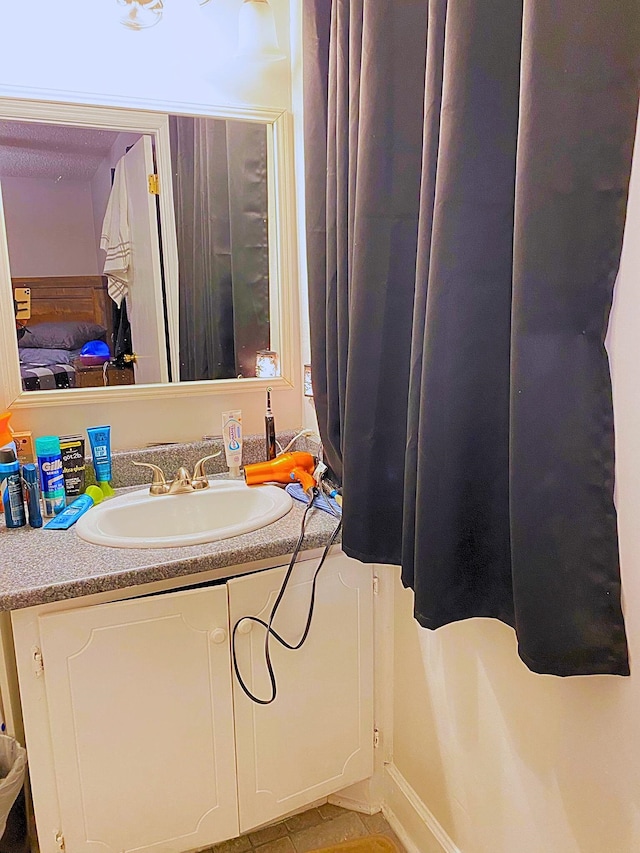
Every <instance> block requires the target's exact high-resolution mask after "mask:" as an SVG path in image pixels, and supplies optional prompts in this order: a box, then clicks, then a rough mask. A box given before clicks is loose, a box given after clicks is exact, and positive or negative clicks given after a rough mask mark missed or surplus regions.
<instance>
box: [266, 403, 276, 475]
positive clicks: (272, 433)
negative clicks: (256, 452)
mask: <svg viewBox="0 0 640 853" xmlns="http://www.w3.org/2000/svg"><path fill="white" fill-rule="evenodd" d="M264 431H265V444H266V453H267V462H269V461H270V460H271V459H275V458H276V456H277V451H276V422H275V418H274V417H273V412H272V411H271V387H269V388H267V412H266V414H265V416H264Z"/></svg>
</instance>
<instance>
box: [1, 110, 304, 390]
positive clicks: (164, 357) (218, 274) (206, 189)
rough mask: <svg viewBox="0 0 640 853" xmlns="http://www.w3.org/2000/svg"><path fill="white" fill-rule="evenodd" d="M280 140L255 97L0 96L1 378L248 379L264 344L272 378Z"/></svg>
mask: <svg viewBox="0 0 640 853" xmlns="http://www.w3.org/2000/svg"><path fill="white" fill-rule="evenodd" d="M11 113H14V114H11ZM285 150H286V129H285V120H284V115H283V114H282V113H278V114H277V115H268V111H265V110H262V111H261V112H260V114H259V115H255V114H251V113H249V112H244V113H243V111H240V110H234V111H233V115H232V116H229V115H224V114H218V115H190V116H187V115H168V114H161V113H155V114H154V113H147V112H145V113H142V112H137V111H130V110H120V109H110V108H91V107H80V106H76V107H71V106H62V105H60V106H57V105H37V104H35V103H34V104H29V103H28V102H13V107H12V105H10V104H7V102H4V103H0V192H1V194H2V208H3V223H4V225H3V228H2V232H3V233H2V235H0V236H1V237H2V239H1V240H0V243H1V244H2V245H0V255H4V257H0V261H3V263H1V264H0V265H1V266H2V270H1V271H0V274H1V277H2V279H4V281H0V286H1V287H2V288H3V291H4V293H3V298H2V306H3V324H4V328H3V337H8V338H10V337H11V335H13V336H14V337H15V339H16V340H15V341H14V343H13V346H11V345H10V344H9V343H8V341H7V342H6V343H5V346H4V350H5V351H6V353H8V354H10V357H9V358H8V359H7V358H4V359H2V361H3V362H4V366H5V370H4V373H5V377H6V378H5V380H4V384H5V385H7V384H10V385H11V386H12V388H13V389H15V391H17V393H16V394H15V396H16V397H17V398H18V399H19V400H22V399H23V398H24V397H26V396H27V395H29V396H30V398H31V399H33V397H41V396H42V395H43V394H44V393H45V392H46V391H54V390H55V391H56V393H57V394H61V393H63V391H64V390H67V391H71V390H72V391H73V394H74V395H75V396H78V389H84V388H91V389H100V391H101V392H102V393H111V394H113V393H114V392H113V389H114V388H118V389H119V393H125V392H128V393H134V392H135V391H139V390H140V386H144V387H146V386H149V385H155V384H166V383H171V385H172V387H174V388H175V384H176V383H179V384H180V385H185V384H186V385H191V386H192V387H193V384H197V383H205V382H206V383H209V382H210V381H211V380H222V381H224V380H226V381H227V382H228V381H236V380H237V379H247V378H252V377H253V378H255V377H256V375H261V374H260V372H259V370H260V368H259V367H258V374H256V365H258V366H260V365H262V364H264V363H265V354H266V362H267V363H268V365H269V369H270V373H271V375H272V376H273V375H274V374H275V375H276V376H279V375H281V372H282V370H283V368H284V369H285V370H286V368H287V365H288V364H290V361H291V359H290V355H289V353H287V346H288V341H285V340H283V337H282V335H281V330H282V328H283V323H282V319H281V312H282V311H283V309H284V308H285V307H286V305H287V302H288V299H289V296H290V292H289V291H287V289H286V288H285V287H284V286H283V281H284V276H283V274H282V273H283V269H284V268H285V267H286V266H287V264H288V263H290V261H289V258H290V257H291V252H290V239H291V238H290V237H287V234H288V233H290V230H291V227H290V223H288V222H285V216H286V214H287V211H288V209H289V207H290V206H289V205H288V204H287V203H286V195H287V192H289V191H290V190H289V187H288V186H287V184H288V181H287V171H288V167H289V166H290V164H287V163H286V162H285V161H284V151H285ZM0 224H2V223H0ZM2 249H4V251H1V250H2ZM7 291H8V292H7ZM5 305H12V306H13V309H14V310H13V311H11V313H12V314H15V311H17V312H18V313H17V314H15V317H17V319H15V322H14V317H11V318H10V320H9V318H7V317H5V316H4V315H5V310H4V306H5ZM9 330H11V331H9ZM16 344H17V346H16ZM16 350H17V357H16ZM7 362H13V365H9V364H8V363H7ZM11 367H12V371H11ZM9 373H10V374H11V375H8V374H9ZM94 393H95V390H94ZM31 395H33V397H31ZM56 402H58V400H57V401H56Z"/></svg>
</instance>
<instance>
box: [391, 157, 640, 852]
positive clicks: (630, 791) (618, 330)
mask: <svg viewBox="0 0 640 853" xmlns="http://www.w3.org/2000/svg"><path fill="white" fill-rule="evenodd" d="M639 233H640V142H639V141H638V140H636V157H635V162H634V169H633V174H632V182H631V191H630V198H629V208H628V219H627V226H626V232H625V242H624V250H623V256H622V263H621V268H620V274H619V277H618V282H617V285H616V296H615V302H614V311H613V314H612V319H611V324H610V335H609V342H608V349H609V353H610V358H611V365H612V376H613V389H614V407H615V416H616V447H617V467H616V476H617V508H618V517H619V532H620V549H621V563H622V582H623V591H624V607H625V617H626V624H627V631H628V637H629V643H630V655H631V669H632V675H631V677H630V678H626V679H625V678H619V677H615V676H591V677H578V678H565V679H560V678H554V677H551V676H540V675H534V674H533V673H531V672H529V670H527V669H526V667H525V666H524V664H522V663H521V662H520V660H519V658H518V657H517V652H516V645H515V637H514V634H513V632H512V631H511V629H510V628H508V627H506V626H504V625H502V624H500V623H498V622H492V621H490V620H480V619H477V620H473V621H470V622H467V623H460V624H456V625H450V626H447V627H445V628H442V629H440V630H439V631H437V632H435V633H433V632H429V631H426V630H424V629H422V628H420V627H419V626H418V625H417V623H416V622H415V621H414V620H413V619H412V616H411V609H412V593H411V592H410V591H407V590H403V589H402V588H401V586H400V584H399V583H398V586H397V593H396V636H395V704H394V708H395V722H394V755H395V759H394V760H395V764H396V766H397V768H398V770H399V771H400V773H401V774H402V775H403V776H404V777H405V779H406V780H407V781H408V782H409V784H410V785H411V786H412V787H413V788H414V790H415V791H416V793H417V794H418V795H419V797H420V798H421V800H422V801H423V803H424V804H426V806H427V807H428V809H429V810H430V811H431V812H432V813H433V815H434V816H435V818H436V819H437V821H438V822H439V823H440V825H441V826H442V828H443V829H444V830H445V832H446V833H447V834H448V835H449V838H450V839H452V840H453V842H454V843H455V844H457V846H458V847H459V848H460V850H461V851H462V853H637V851H638V850H640V738H638V736H637V732H638V725H639V724H640V523H639V521H638V508H639V507H640V373H639V368H638V365H639V364H640V334H639V329H640V240H639V239H638V234H639ZM382 570H383V571H392V570H391V569H382Z"/></svg>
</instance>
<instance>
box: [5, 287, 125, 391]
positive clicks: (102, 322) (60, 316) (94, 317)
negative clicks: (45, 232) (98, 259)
mask: <svg viewBox="0 0 640 853" xmlns="http://www.w3.org/2000/svg"><path fill="white" fill-rule="evenodd" d="M12 282H13V287H14V288H15V287H28V288H29V290H30V292H31V319H30V320H28V321H27V322H26V323H25V325H26V327H27V329H33V330H35V329H37V327H38V324H41V323H78V324H79V323H85V324H87V323H88V324H96V325H98V326H101V327H102V328H103V329H105V330H106V331H105V333H104V336H103V337H104V339H105V340H106V341H107V342H110V341H111V339H112V336H111V331H112V313H111V300H110V298H109V295H108V293H107V282H106V278H105V277H104V276H100V275H93V276H46V277H31V278H14V279H12ZM27 341H29V334H28V333H27V334H25V335H24V336H23V338H22V340H21V342H20V347H21V348H20V356H21V357H20V374H21V376H22V387H23V389H24V390H25V391H39V390H46V389H50V388H74V387H75V386H76V369H75V367H74V365H73V361H74V359H75V358H76V357H77V355H78V354H79V347H64V348H61V347H51V348H49V349H48V348H45V347H38V348H32V347H30V346H26V344H27Z"/></svg>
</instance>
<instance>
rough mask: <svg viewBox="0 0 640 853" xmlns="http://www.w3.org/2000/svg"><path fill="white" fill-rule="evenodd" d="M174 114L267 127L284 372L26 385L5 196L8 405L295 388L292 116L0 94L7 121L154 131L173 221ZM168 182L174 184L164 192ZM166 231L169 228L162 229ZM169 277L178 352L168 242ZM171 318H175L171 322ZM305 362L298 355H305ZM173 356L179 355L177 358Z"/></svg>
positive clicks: (0, 272) (0, 398)
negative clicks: (114, 383) (143, 382)
mask: <svg viewBox="0 0 640 853" xmlns="http://www.w3.org/2000/svg"><path fill="white" fill-rule="evenodd" d="M169 115H189V116H196V117H203V118H206V117H210V118H221V119H237V120H240V121H254V122H261V123H264V124H266V125H267V157H268V163H269V168H268V169H267V175H268V200H269V201H268V229H269V305H270V317H269V322H270V338H271V346H272V349H276V351H278V354H279V356H280V375H279V376H278V377H275V378H273V379H268V380H267V379H261V378H254V377H246V378H242V379H209V380H205V381H197V382H179V381H178V382H167V383H156V384H149V385H122V386H114V387H107V388H68V389H54V390H51V391H23V390H22V383H21V381H20V367H19V358H18V342H17V337H16V334H15V319H14V311H13V296H12V291H11V272H10V266H9V250H8V245H7V235H6V228H5V224H4V211H3V209H2V199H1V196H0V405H1V406H2V407H3V408H9V407H11V408H12V409H28V408H34V407H41V406H60V405H64V406H67V405H81V404H87V403H103V404H107V403H109V402H120V401H123V402H126V401H133V400H141V399H153V398H162V397H171V398H172V399H173V398H178V397H193V396H201V395H205V394H206V395H210V394H228V393H229V392H233V391H234V390H238V391H242V392H244V391H247V390H249V389H250V388H252V387H253V388H255V389H256V390H259V389H261V388H264V387H266V386H267V385H271V386H272V387H274V388H291V387H293V385H294V381H293V379H294V375H295V373H294V371H295V365H296V363H297V355H298V349H299V331H298V324H297V323H296V318H297V316H298V313H297V312H298V300H297V283H298V276H297V272H298V266H297V245H296V217H295V185H294V146H293V123H292V118H291V116H290V114H289V113H288V112H286V111H282V110H273V109H266V108H247V109H243V108H237V107H228V106H226V107H225V106H210V107H208V108H207V110H206V111H199V110H198V111H195V110H185V109H182V110H180V109H170V110H167V109H164V110H162V111H160V110H158V111H151V110H147V109H134V108H123V107H110V106H99V107H98V106H85V105H81V104H65V103H59V102H51V101H35V100H34V101H26V100H24V101H23V100H20V99H13V98H0V119H16V120H19V121H32V122H36V123H39V124H56V125H65V124H66V125H72V126H75V127H91V128H103V129H108V130H114V131H116V132H120V131H122V132H139V133H144V134H150V135H153V136H155V143H156V158H157V169H158V175H159V180H160V188H161V189H160V196H159V203H160V216H161V221H162V222H163V223H167V224H168V225H169V226H171V224H172V223H173V222H175V216H174V209H173V191H172V176H171V158H170V148H169ZM163 187H167V188H169V191H168V192H163V189H162V188H163ZM165 231H166V229H163V233H164V232H165ZM162 248H163V256H164V266H165V280H166V281H167V282H169V281H170V280H171V277H172V276H174V277H175V279H174V281H175V286H173V287H171V286H170V285H169V286H168V288H167V290H168V291H169V292H170V293H171V296H172V298H171V299H169V300H168V304H167V314H168V317H169V327H170V332H171V331H173V335H172V336H171V338H170V344H171V353H172V354H173V353H177V352H178V350H177V322H176V320H177V317H178V313H177V311H178V287H177V272H178V259H177V256H176V253H175V251H172V250H171V249H169V248H168V247H167V245H165V244H164V243H163V247H162ZM172 320H173V321H174V322H172ZM298 360H299V359H298ZM172 362H174V357H172Z"/></svg>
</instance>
